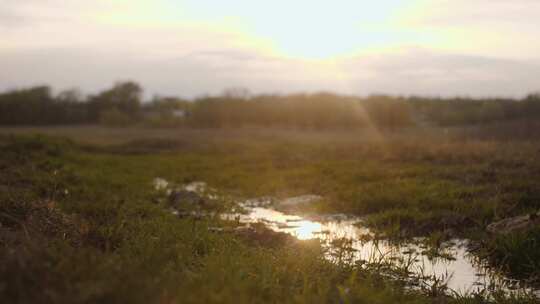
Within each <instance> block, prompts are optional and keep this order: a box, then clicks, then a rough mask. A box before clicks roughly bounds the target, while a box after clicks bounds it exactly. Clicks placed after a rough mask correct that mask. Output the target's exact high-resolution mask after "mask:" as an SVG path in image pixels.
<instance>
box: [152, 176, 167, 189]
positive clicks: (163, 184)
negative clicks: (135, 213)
mask: <svg viewBox="0 0 540 304" xmlns="http://www.w3.org/2000/svg"><path fill="white" fill-rule="evenodd" d="M152 184H153V185H154V189H156V191H162V190H166V189H167V187H168V186H169V182H168V181H166V180H165V179H163V178H161V177H156V178H154V180H153V181H152Z"/></svg>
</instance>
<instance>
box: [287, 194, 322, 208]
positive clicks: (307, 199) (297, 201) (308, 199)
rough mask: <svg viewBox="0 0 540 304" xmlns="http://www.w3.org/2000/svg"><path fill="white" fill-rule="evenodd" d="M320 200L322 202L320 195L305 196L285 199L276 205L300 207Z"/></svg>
mask: <svg viewBox="0 0 540 304" xmlns="http://www.w3.org/2000/svg"><path fill="white" fill-rule="evenodd" d="M320 200H322V196H320V195H315V194H305V195H300V196H295V197H289V198H286V199H284V200H282V201H280V202H279V203H278V204H279V206H281V207H297V206H300V205H308V204H312V203H316V202H318V201H320Z"/></svg>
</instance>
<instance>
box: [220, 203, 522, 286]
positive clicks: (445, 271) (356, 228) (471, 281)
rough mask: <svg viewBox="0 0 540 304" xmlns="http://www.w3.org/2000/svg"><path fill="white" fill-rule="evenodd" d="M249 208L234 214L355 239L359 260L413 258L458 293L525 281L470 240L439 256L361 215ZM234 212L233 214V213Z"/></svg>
mask: <svg viewBox="0 0 540 304" xmlns="http://www.w3.org/2000/svg"><path fill="white" fill-rule="evenodd" d="M243 207H244V209H245V210H246V211H247V212H246V213H243V214H234V215H233V216H232V217H234V218H235V219H236V220H238V221H240V222H241V223H246V224H250V223H264V224H265V225H266V226H267V227H269V228H270V229H272V230H274V231H278V232H284V233H288V234H290V235H292V236H294V237H296V238H298V239H300V240H309V239H315V238H316V239H320V240H321V241H322V242H323V244H326V245H327V246H332V244H334V243H333V241H336V240H343V239H346V240H349V245H350V246H351V248H352V249H354V250H353V252H352V255H353V256H352V258H353V260H355V261H360V260H362V261H371V262H377V261H383V260H384V261H394V262H395V263H398V261H401V263H407V262H410V266H409V268H408V269H409V270H410V271H411V272H412V273H413V274H415V275H416V276H417V277H422V278H423V279H424V280H434V279H437V280H441V281H442V282H444V283H445V284H446V285H447V287H448V288H450V289H451V290H453V291H456V292H458V293H461V294H463V293H468V292H473V291H479V290H482V289H485V288H490V287H493V286H501V287H503V288H505V289H507V290H513V289H516V288H518V287H519V282H517V281H515V280H510V279H508V278H506V277H504V276H503V275H501V274H499V273H497V272H495V271H493V270H490V269H489V268H488V267H486V265H484V264H482V263H481V262H480V261H479V260H478V258H476V257H475V256H474V255H472V254H470V253H468V250H467V241H466V240H461V239H455V240H452V241H450V242H447V243H445V244H443V245H442V246H443V247H444V249H443V251H444V253H445V254H444V257H433V256H432V255H429V254H427V253H426V250H425V248H423V247H422V246H421V245H420V242H412V243H406V244H399V245H397V244H394V243H390V242H389V241H385V240H373V238H371V237H369V236H372V235H373V234H372V232H371V231H370V230H369V229H368V228H366V227H364V226H362V221H361V220H360V219H359V218H354V217H348V216H345V215H328V216H324V217H319V218H317V219H310V218H309V217H308V218H305V217H302V216H299V215H290V214H285V213H283V212H280V211H277V210H274V209H272V208H269V207H261V206H256V205H255V206H254V204H253V203H252V202H251V201H250V202H249V203H244V204H243ZM232 217H231V215H229V216H228V218H229V219H230V218H232Z"/></svg>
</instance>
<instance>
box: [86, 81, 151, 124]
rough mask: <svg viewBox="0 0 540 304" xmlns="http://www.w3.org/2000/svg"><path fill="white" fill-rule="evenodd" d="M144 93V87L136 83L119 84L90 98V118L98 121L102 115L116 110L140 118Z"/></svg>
mask: <svg viewBox="0 0 540 304" xmlns="http://www.w3.org/2000/svg"><path fill="white" fill-rule="evenodd" d="M142 93H143V90H142V87H141V86H140V85H139V84H137V83H135V82H132V81H126V82H118V83H116V84H115V85H114V86H113V87H112V88H110V89H108V90H105V91H103V92H101V93H99V94H98V95H96V96H92V97H91V98H90V101H89V105H88V106H89V114H90V117H91V118H92V119H93V120H95V121H97V120H99V117H100V115H101V113H103V112H105V111H109V110H112V109H116V110H118V111H120V112H121V113H123V114H125V115H127V116H129V117H131V118H138V117H139V112H140V109H141V98H142Z"/></svg>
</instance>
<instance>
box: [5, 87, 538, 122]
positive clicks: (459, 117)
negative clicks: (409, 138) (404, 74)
mask: <svg viewBox="0 0 540 304" xmlns="http://www.w3.org/2000/svg"><path fill="white" fill-rule="evenodd" d="M537 118H540V94H530V95H529V96H527V97H525V98H523V99H511V98H504V99H503V98H494V99H479V98H426V97H417V96H411V97H393V96H384V95H375V96H369V97H357V96H343V95H337V94H331V93H316V94H289V95H255V96H251V95H250V94H249V93H248V92H247V90H232V91H231V90H229V91H226V92H225V93H224V94H222V95H221V96H215V97H201V98H198V99H196V100H194V101H187V100H185V99H182V98H178V97H160V96H155V97H153V98H152V99H151V100H148V101H144V102H143V89H142V87H141V86H140V85H139V84H137V83H136V82H133V81H125V82H118V83H116V84H114V85H113V86H112V87H110V88H108V89H106V90H104V91H102V92H99V93H97V94H95V95H89V96H83V94H81V93H80V92H79V91H78V90H75V89H73V90H65V91H62V92H60V93H58V94H56V95H55V94H53V93H52V90H51V88H50V87H48V86H37V87H31V88H24V89H17V90H8V91H5V92H3V93H0V125H65V124H96V123H100V124H104V125H110V126H126V125H131V124H149V125H152V126H168V127H171V126H193V127H215V128H218V127H242V126H268V127H271V126H279V127H295V128H313V129H323V128H358V127H364V126H367V125H376V126H379V127H385V128H399V127H406V126H411V125H414V124H416V123H418V122H419V121H424V122H428V123H431V124H435V125H440V126H457V125H473V124H483V123H490V122H497V121H505V120H516V119H537Z"/></svg>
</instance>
